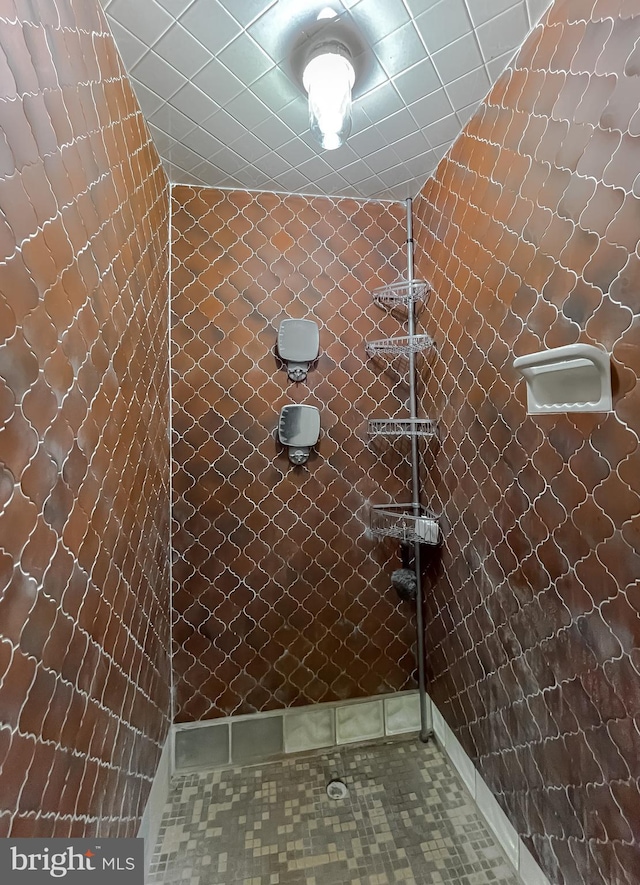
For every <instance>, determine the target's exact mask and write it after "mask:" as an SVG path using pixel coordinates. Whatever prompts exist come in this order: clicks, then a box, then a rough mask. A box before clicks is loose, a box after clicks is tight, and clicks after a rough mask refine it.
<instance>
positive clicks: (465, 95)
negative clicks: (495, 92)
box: [447, 68, 491, 111]
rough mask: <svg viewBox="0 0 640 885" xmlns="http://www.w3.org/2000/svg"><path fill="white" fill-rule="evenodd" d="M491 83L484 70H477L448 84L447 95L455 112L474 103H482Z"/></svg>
mask: <svg viewBox="0 0 640 885" xmlns="http://www.w3.org/2000/svg"><path fill="white" fill-rule="evenodd" d="M490 86H491V83H490V81H489V76H488V74H487V72H486V70H485V69H484V68H476V70H475V71H470V72H469V73H468V74H465V75H464V76H463V77H459V78H458V79H457V80H453V81H452V82H451V83H447V95H448V96H449V99H450V101H451V104H452V105H453V109H454V110H455V111H457V110H459V109H460V108H463V107H466V106H467V105H468V104H471V103H472V102H479V101H481V100H482V99H483V98H484V96H485V95H486V94H487V92H488V91H489V88H490Z"/></svg>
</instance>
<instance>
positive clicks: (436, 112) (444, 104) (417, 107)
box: [409, 88, 486, 128]
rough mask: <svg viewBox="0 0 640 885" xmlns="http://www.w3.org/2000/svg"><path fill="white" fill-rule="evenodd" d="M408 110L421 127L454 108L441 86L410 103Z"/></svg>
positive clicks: (445, 115)
mask: <svg viewBox="0 0 640 885" xmlns="http://www.w3.org/2000/svg"><path fill="white" fill-rule="evenodd" d="M485 92H486V90H485ZM465 103H467V102H465ZM409 110H410V112H411V116H412V117H413V119H414V120H415V121H416V123H417V124H418V126H419V127H420V128H422V127H423V126H428V125H429V123H433V122H434V120H440V119H441V118H442V117H448V116H449V114H450V113H451V112H452V111H453V110H454V108H453V107H452V105H451V102H450V100H449V96H448V95H447V93H446V92H445V91H444V89H443V88H440V89H438V90H437V91H436V92H432V93H431V95H425V97H424V98H420V99H418V101H414V103H413V104H412V105H409Z"/></svg>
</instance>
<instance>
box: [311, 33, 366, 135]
mask: <svg viewBox="0 0 640 885" xmlns="http://www.w3.org/2000/svg"><path fill="white" fill-rule="evenodd" d="M355 78H356V75H355V71H354V68H353V64H352V63H351V53H350V52H349V50H348V49H347V47H346V46H345V45H344V43H340V42H339V41H338V40H327V41H325V42H323V43H319V44H318V45H316V46H315V47H314V48H313V49H312V50H311V52H310V53H309V55H308V57H307V63H306V65H305V68H304V71H303V74H302V82H303V85H304V88H305V89H306V90H307V92H308V94H309V126H310V128H311V132H312V134H313V136H314V137H315V138H316V139H317V140H318V141H319V142H320V144H321V146H322V147H323V148H324V149H325V150H327V151H333V150H335V149H336V148H339V147H340V145H341V144H344V142H345V141H346V139H347V138H348V136H349V133H350V132H351V90H352V88H353V84H354V82H355Z"/></svg>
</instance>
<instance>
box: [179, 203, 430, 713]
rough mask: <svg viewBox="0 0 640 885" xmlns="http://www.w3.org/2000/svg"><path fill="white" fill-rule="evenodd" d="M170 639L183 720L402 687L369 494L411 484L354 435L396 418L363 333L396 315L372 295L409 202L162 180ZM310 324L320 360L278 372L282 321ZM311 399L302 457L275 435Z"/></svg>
mask: <svg viewBox="0 0 640 885" xmlns="http://www.w3.org/2000/svg"><path fill="white" fill-rule="evenodd" d="M173 200H174V208H173V215H172V220H173V224H172V227H173V273H172V289H173V292H172V333H171V334H172V346H173V352H172V372H173V430H174V445H173V449H172V452H173V476H174V478H173V488H174V518H175V525H174V534H173V543H174V553H175V564H174V572H173V574H174V581H175V596H174V606H175V616H176V621H175V625H174V648H175V658H174V662H175V663H174V667H175V678H176V694H177V697H176V703H177V719H178V721H179V722H184V721H191V720H199V719H206V718H214V717H217V716H224V715H230V714H234V713H235V714H240V713H250V712H253V711H256V710H272V709H277V708H282V707H287V706H292V705H296V704H309V703H314V702H320V701H334V700H339V699H346V698H354V697H361V696H367V695H374V694H377V693H382V692H388V691H394V690H399V689H403V688H408V687H412V686H413V685H414V680H413V670H414V667H415V658H414V651H413V644H414V641H415V627H414V625H413V609H412V606H411V604H410V603H401V602H400V601H399V599H398V597H397V596H396V594H395V591H393V590H392V589H391V587H390V583H389V576H390V572H391V570H392V568H394V567H396V566H397V565H399V560H398V558H397V545H396V546H392V547H387V546H385V545H381V544H379V543H378V542H375V541H374V540H373V539H372V538H371V536H370V533H369V530H368V518H369V502H370V501H371V500H377V501H381V502H384V501H389V500H394V499H396V498H398V497H402V498H403V499H404V497H405V496H406V489H407V485H408V482H409V479H410V468H409V462H408V460H407V455H408V452H407V449H406V447H404V448H403V447H402V446H397V445H396V446H394V445H389V444H388V443H387V444H384V445H379V444H378V443H375V444H373V443H368V440H367V436H366V429H367V419H368V418H371V417H393V416H394V415H397V414H400V413H402V414H405V413H404V408H405V403H406V397H407V389H406V376H405V375H404V374H403V372H402V367H398V366H395V367H393V372H392V374H391V375H390V374H389V369H390V367H389V366H388V365H385V364H384V363H382V364H380V363H377V364H376V361H374V360H372V359H369V358H368V357H367V356H366V354H365V340H366V339H367V338H380V337H385V335H389V334H392V332H397V331H398V329H399V328H401V326H400V323H399V321H398V319H397V318H394V317H392V316H390V315H387V314H386V313H385V312H383V311H381V310H380V309H379V308H378V307H376V306H374V305H373V303H372V298H371V292H372V290H373V288H374V287H376V286H380V285H382V284H384V283H390V282H395V281H396V280H397V279H399V278H400V277H402V275H403V274H404V271H405V267H406V257H405V248H404V241H405V240H406V227H405V208H404V206H403V205H402V204H396V203H388V204H383V203H374V202H357V201H354V200H332V199H326V198H322V199H320V198H307V197H302V196H282V195H276V194H269V193H247V192H244V191H242V192H241V191H233V192H229V191H226V192H223V191H216V190H213V189H207V188H204V189H203V188H191V187H174V188H173ZM286 317H294V318H299V319H312V320H315V321H316V322H317V323H318V325H319V327H320V351H321V352H320V357H319V359H318V361H317V364H316V365H315V366H313V368H312V369H311V371H310V373H309V375H308V379H307V381H306V382H301V383H299V384H294V383H291V382H290V381H288V380H287V373H286V370H285V369H284V368H283V365H282V364H281V363H280V361H279V360H278V358H277V354H276V336H277V331H278V326H279V324H280V321H281V320H282V319H284V318H286ZM287 403H308V404H311V405H315V406H317V407H318V408H319V410H320V414H321V424H322V430H321V437H320V441H319V444H318V446H317V447H316V448H315V450H314V452H313V453H312V455H311V458H310V460H309V462H308V464H307V465H306V466H303V467H293V466H291V465H290V464H289V461H288V458H287V454H286V450H285V449H284V448H283V447H282V446H280V445H279V444H278V443H277V441H276V426H277V420H278V414H279V411H280V409H281V407H282V406H283V405H285V404H287Z"/></svg>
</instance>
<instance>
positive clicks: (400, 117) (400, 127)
mask: <svg viewBox="0 0 640 885" xmlns="http://www.w3.org/2000/svg"><path fill="white" fill-rule="evenodd" d="M376 127H377V129H378V131H379V132H380V134H381V135H382V137H383V138H386V139H387V144H391V143H392V142H393V141H395V139H396V138H402V137H403V136H405V135H408V134H409V133H410V132H415V128H416V124H415V120H414V119H413V117H412V116H411V114H410V113H409V111H408V110H407V109H406V108H402V110H401V111H396V113H395V114H391V116H390V117H387V118H386V119H384V120H380V121H379V122H378V123H376Z"/></svg>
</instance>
